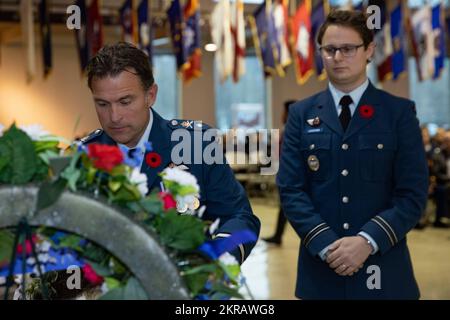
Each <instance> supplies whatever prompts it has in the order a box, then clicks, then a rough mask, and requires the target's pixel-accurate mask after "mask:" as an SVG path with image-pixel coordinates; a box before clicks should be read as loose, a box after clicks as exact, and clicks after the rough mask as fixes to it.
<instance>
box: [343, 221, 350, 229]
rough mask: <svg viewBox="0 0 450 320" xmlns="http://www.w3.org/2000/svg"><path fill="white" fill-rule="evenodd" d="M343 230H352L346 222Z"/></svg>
mask: <svg viewBox="0 0 450 320" xmlns="http://www.w3.org/2000/svg"><path fill="white" fill-rule="evenodd" d="M342 228H344V229H345V230H348V229H349V228H350V225H349V224H348V223H347V222H346V223H344V224H343V225H342Z"/></svg>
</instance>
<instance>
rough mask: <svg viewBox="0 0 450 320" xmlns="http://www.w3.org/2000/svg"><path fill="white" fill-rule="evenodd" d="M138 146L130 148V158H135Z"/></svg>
mask: <svg viewBox="0 0 450 320" xmlns="http://www.w3.org/2000/svg"><path fill="white" fill-rule="evenodd" d="M135 152H136V148H132V149H128V158H132V159H133V158H134V155H135Z"/></svg>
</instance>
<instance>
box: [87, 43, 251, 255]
mask: <svg viewBox="0 0 450 320" xmlns="http://www.w3.org/2000/svg"><path fill="white" fill-rule="evenodd" d="M88 86H89V88H90V89H91V91H92V95H93V98H94V103H95V108H96V112H97V116H98V119H99V121H100V124H101V126H102V128H103V129H98V130H96V131H94V132H93V133H92V134H90V135H89V136H87V137H86V138H83V139H81V142H82V143H84V144H89V143H102V144H118V145H119V146H121V147H122V148H125V149H126V150H136V151H132V152H131V153H133V152H142V155H143V156H144V157H143V158H145V157H146V156H147V155H148V153H149V152H148V148H147V149H146V148H145V145H146V143H147V142H151V144H152V149H153V152H154V153H156V154H158V156H159V157H158V158H160V159H161V161H159V160H158V159H157V160H156V161H153V162H152V161H150V164H148V163H147V161H143V163H142V166H141V171H142V172H143V173H145V174H146V175H147V177H148V188H149V190H152V189H154V188H160V187H161V179H160V177H159V176H158V173H159V172H161V171H163V170H164V169H165V168H166V167H169V166H174V165H175V164H174V161H173V159H171V153H172V149H173V148H174V146H175V145H176V144H177V143H178V142H177V141H172V139H171V137H172V132H173V131H174V130H177V129H183V130H188V132H189V134H190V136H191V137H192V139H193V137H194V131H195V130H200V132H203V131H204V130H206V129H207V128H208V126H206V125H204V124H202V123H201V122H194V121H189V120H171V121H168V120H165V119H163V118H162V117H161V116H160V115H158V113H156V112H155V111H154V110H152V108H151V107H152V106H153V104H154V102H155V100H156V96H157V91H158V87H157V85H156V84H155V83H154V79H153V74H152V70H151V68H150V65H149V63H148V57H147V56H146V55H145V54H144V53H143V52H142V51H141V50H139V49H137V48H136V47H134V46H132V45H130V44H127V43H118V44H115V45H107V46H105V47H104V48H102V49H101V50H100V51H99V52H98V54H97V55H96V56H95V57H94V58H93V59H92V60H91V61H90V62H89V65H88ZM194 142H195V141H194ZM200 143H202V142H201V141H200ZM214 143H217V142H214ZM205 147H206V146H205V145H204V144H203V143H202V145H201V146H200V149H197V148H196V146H195V145H194V144H193V145H192V150H189V151H192V152H190V153H191V156H192V158H193V159H194V158H198V156H199V154H195V152H197V153H200V152H201V154H200V159H201V160H200V162H199V163H196V162H193V161H190V162H189V163H186V164H180V163H176V165H180V166H181V165H182V166H184V167H185V168H186V169H187V170H189V171H190V172H191V173H192V174H193V175H194V176H195V177H196V178H197V181H198V184H199V186H200V199H199V200H200V205H205V206H206V211H205V212H204V214H203V218H204V219H207V220H211V221H215V220H216V219H217V218H220V224H219V227H218V229H217V231H216V232H215V234H214V237H217V238H220V237H228V236H230V235H231V234H232V233H234V232H237V231H241V230H250V231H252V232H253V233H254V234H255V235H256V236H258V235H259V230H260V222H259V220H258V218H257V217H256V216H255V215H254V214H253V212H252V209H251V207H250V204H249V202H248V199H247V197H246V195H245V192H244V190H243V188H242V186H241V185H240V184H239V183H238V182H237V181H236V180H235V178H234V175H233V172H232V170H231V168H230V167H229V165H228V164H227V163H226V162H223V163H212V164H205V163H204V161H203V160H204V159H203V157H202V155H203V151H204V149H205ZM181 210H183V209H182V208H181ZM254 245H255V243H254V242H250V243H244V244H239V245H238V246H237V248H236V249H234V250H233V251H232V252H230V253H231V254H233V255H234V256H235V257H236V258H237V260H238V261H239V262H240V263H242V262H243V261H244V260H245V258H247V257H248V255H249V254H250V251H251V249H252V248H253V246H254Z"/></svg>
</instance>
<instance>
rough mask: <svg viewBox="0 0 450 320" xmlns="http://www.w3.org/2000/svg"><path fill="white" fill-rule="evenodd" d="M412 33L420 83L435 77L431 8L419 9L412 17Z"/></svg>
mask: <svg viewBox="0 0 450 320" xmlns="http://www.w3.org/2000/svg"><path fill="white" fill-rule="evenodd" d="M410 26H411V28H410V33H411V36H410V38H411V42H412V49H413V50H412V51H413V55H414V57H415V60H416V66H417V74H418V78H419V81H423V80H427V79H430V78H431V77H432V76H433V75H434V37H433V30H432V25H431V8H430V7H429V6H428V5H425V6H424V7H422V8H420V9H418V10H417V11H416V12H414V13H413V14H412V16H411V22H410Z"/></svg>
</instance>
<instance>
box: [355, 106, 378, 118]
mask: <svg viewBox="0 0 450 320" xmlns="http://www.w3.org/2000/svg"><path fill="white" fill-rule="evenodd" d="M374 113H375V110H374V109H373V107H372V106H369V105H367V104H366V105H363V106H361V107H359V115H360V116H361V118H364V119H370V118H372V117H373V114H374Z"/></svg>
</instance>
